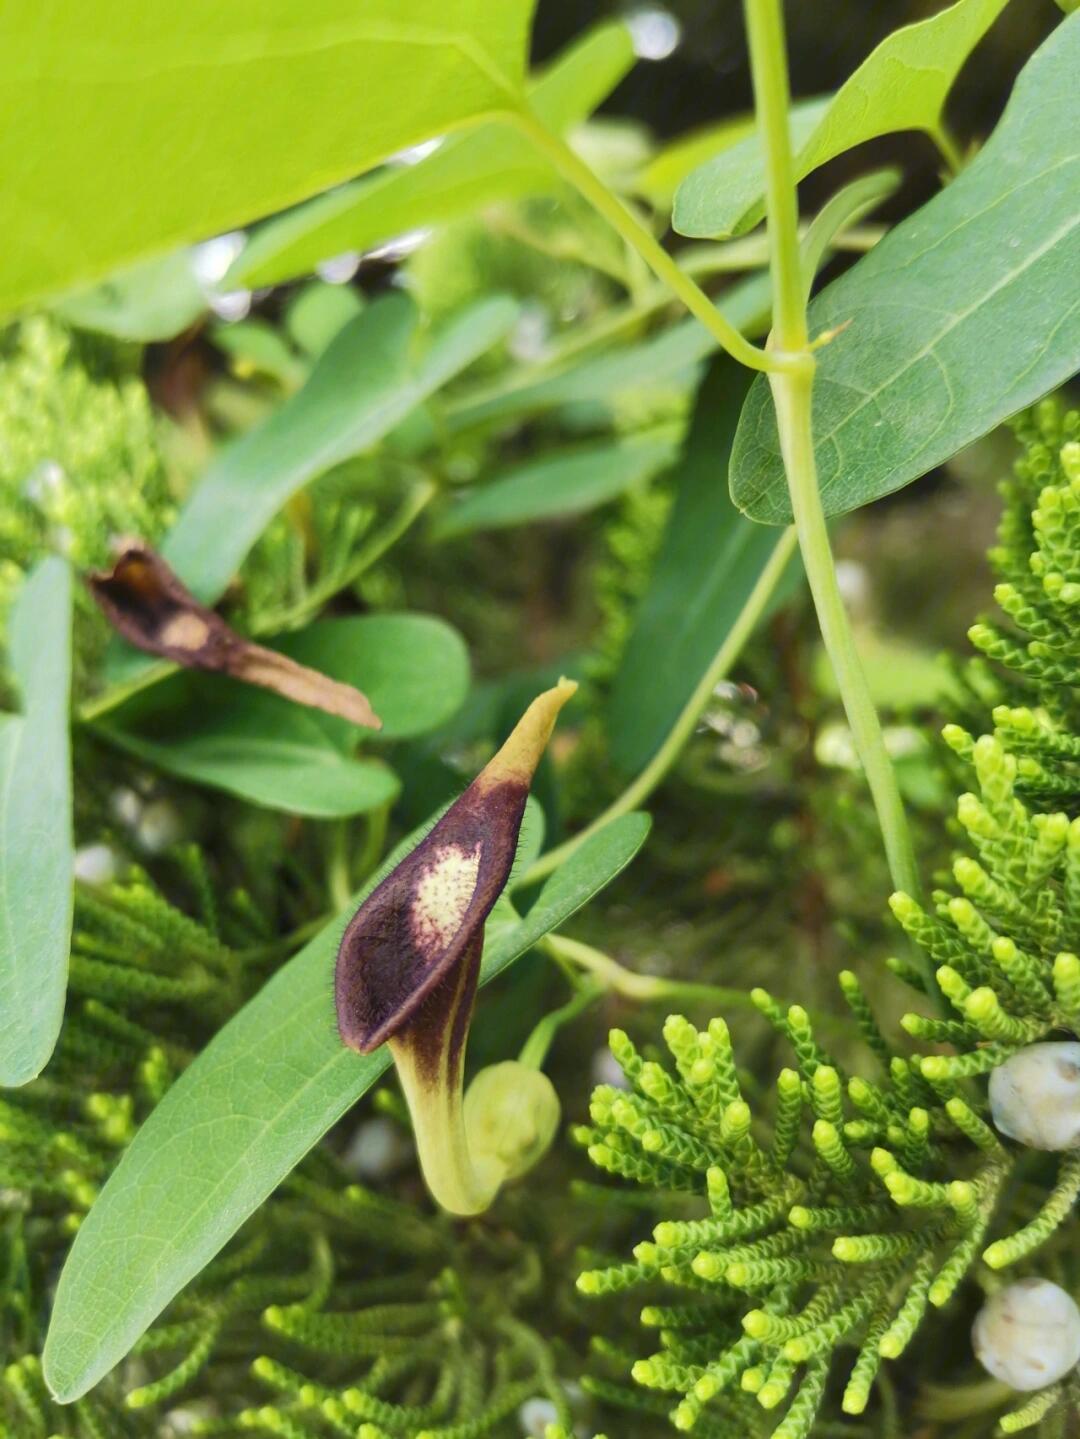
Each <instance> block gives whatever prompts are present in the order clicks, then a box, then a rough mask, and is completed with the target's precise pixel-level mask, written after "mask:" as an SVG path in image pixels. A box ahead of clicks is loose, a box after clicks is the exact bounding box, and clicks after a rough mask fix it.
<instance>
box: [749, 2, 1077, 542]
mask: <svg viewBox="0 0 1080 1439" xmlns="http://www.w3.org/2000/svg"><path fill="white" fill-rule="evenodd" d="M1078 67H1080V17H1077V16H1073V17H1071V18H1069V19H1067V20H1064V21H1062V23H1061V24H1060V25H1059V26H1058V28H1057V29H1056V30H1055V31H1054V33H1053V34H1052V35H1051V36H1050V38H1049V39H1048V40H1047V41H1046V42H1045V44H1043V45H1042V46H1041V48H1040V49H1039V50H1038V51H1037V53H1036V54H1035V55H1034V56H1033V57H1032V59H1031V60H1030V61H1029V62H1028V64H1027V65H1026V66H1025V67H1024V70H1023V71H1022V72H1021V75H1020V78H1019V79H1018V80H1017V82H1016V87H1015V89H1014V91H1013V94H1012V97H1011V99H1010V101H1009V104H1008V107H1007V109H1006V111H1005V114H1004V116H1003V117H1002V120H1001V122H1000V124H999V125H998V127H997V129H996V130H995V131H994V134H993V135H992V136H991V138H990V140H989V141H988V143H987V145H986V147H985V148H984V149H983V150H982V151H981V152H980V153H979V155H978V156H977V157H976V158H975V160H974V161H973V162H972V164H971V165H970V166H969V167H968V168H967V169H966V170H965V171H964V172H963V173H962V174H961V175H960V176H959V177H958V178H957V179H956V180H954V181H953V183H952V184H951V185H949V186H948V187H947V189H945V190H944V191H943V192H942V193H941V194H940V195H937V196H935V198H934V199H933V200H931V201H930V202H929V204H927V205H924V206H923V208H922V209H921V210H919V211H918V212H917V213H916V214H914V215H912V216H910V217H909V218H908V219H907V220H905V221H904V222H903V223H902V224H901V225H898V226H897V227H896V229H895V230H893V231H891V232H890V233H889V234H888V235H886V237H885V239H884V240H882V241H881V243H880V244H878V245H876V246H875V247H874V249H873V250H871V252H870V253H869V254H868V255H867V256H865V258H864V259H862V260H860V262H859V263H858V264H857V265H856V266H855V267H854V268H853V269H851V270H849V271H848V272H847V273H846V274H845V275H842V276H841V277H840V279H839V280H837V281H836V282H835V283H834V284H832V285H829V286H828V287H827V289H825V290H823V291H822V293H821V294H820V295H819V296H818V298H817V299H816V300H815V301H814V302H813V304H812V305H811V307H810V323H811V330H812V331H813V332H815V333H820V332H821V331H823V330H830V329H832V328H834V327H837V326H841V325H846V328H845V329H844V330H843V332H842V333H841V334H839V335H837V337H836V338H835V339H834V340H833V341H832V343H831V344H829V345H826V346H825V347H824V348H823V349H822V350H821V351H820V352H819V370H818V374H817V377H816V379H815V382H814V438H815V446H816V453H817V464H818V475H819V482H820V486H821V495H822V500H823V502H824V505H825V509H826V512H827V513H828V514H834V515H836V514H843V513H844V512H845V511H846V510H852V509H855V508H856V507H857V506H859V505H865V504H867V503H868V502H869V501H870V500H873V499H877V498H878V497H879V496H880V495H886V494H890V493H891V492H892V491H893V490H898V489H900V488H901V487H902V486H904V485H906V484H908V483H909V482H910V481H911V480H913V479H916V478H917V477H918V476H919V475H922V474H925V473H926V471H927V470H930V469H932V468H933V467H934V466H935V465H938V464H941V463H942V462H943V461H945V460H947V459H949V457H950V456H951V455H954V454H955V453H956V452H957V451H958V450H959V449H961V448H962V447H963V446H964V445H967V444H970V443H971V442H972V441H973V440H975V439H977V438H978V437H979V436H980V435H984V434H986V432H987V431H988V430H991V429H993V427H994V426H995V425H997V424H999V423H1000V422H1001V421H1002V420H1004V419H1006V418H1007V417H1008V416H1009V415H1012V414H1014V413H1015V412H1016V411H1017V410H1020V409H1022V408H1023V407H1024V406H1025V405H1028V404H1030V403H1031V402H1032V401H1034V400H1036V399H1038V398H1039V396H1040V395H1043V394H1045V393H1046V392H1047V391H1049V390H1051V389H1053V388H1054V387H1055V386H1057V385H1059V384H1061V383H1062V382H1063V381H1065V380H1067V379H1068V378H1069V377H1070V376H1071V375H1073V374H1074V373H1075V372H1076V371H1077V369H1080V307H1078V306H1077V304H1076V303H1075V299H1074V292H1075V288H1076V276H1077V274H1080V89H1078V87H1077V85H1076V75H1077V73H1078ZM731 489H732V496H733V498H734V500H735V503H736V504H737V505H738V506H739V508H740V509H741V510H743V511H744V512H745V513H746V514H748V515H749V516H750V517H751V518H752V519H755V520H759V521H762V522H764V523H766V524H784V523H786V522H787V521H789V520H790V518H791V507H790V504H789V503H788V497H787V486H786V483H785V480H784V473H783V467H782V464H781V461H780V455H779V445H778V440H777V434H776V421H775V417H774V413H773V407H772V400H771V396H770V394H769V391H768V387H767V386H766V385H762V384H758V383H755V384H754V386H753V387H752V388H751V391H750V395H749V397H748V399H747V402H746V407H745V409H744V410H743V414H742V418H741V419H740V421H739V429H738V433H737V435H736V439H735V449H734V452H733V454H732V460H731Z"/></svg>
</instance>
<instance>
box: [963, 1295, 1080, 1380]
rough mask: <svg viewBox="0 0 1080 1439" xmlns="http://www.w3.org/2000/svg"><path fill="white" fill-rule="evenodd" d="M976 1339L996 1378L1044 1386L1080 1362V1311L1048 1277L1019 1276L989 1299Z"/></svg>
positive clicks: (983, 1361)
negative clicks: (1025, 1277) (1022, 1277)
mask: <svg viewBox="0 0 1080 1439" xmlns="http://www.w3.org/2000/svg"><path fill="white" fill-rule="evenodd" d="M971 1342H972V1345H973V1346H974V1349H975V1354H976V1357H977V1358H978V1360H979V1363H980V1364H981V1365H982V1366H983V1368H984V1369H986V1370H987V1371H988V1372H989V1373H990V1374H992V1375H993V1376H994V1378H995V1379H1000V1380H1001V1381H1002V1382H1003V1383H1005V1384H1008V1385H1009V1387H1010V1388H1011V1389H1018V1390H1021V1391H1025V1392H1026V1391H1028V1390H1031V1389H1042V1388H1044V1387H1045V1386H1046V1385H1047V1384H1054V1383H1056V1382H1057V1380H1059V1379H1061V1378H1063V1377H1064V1376H1065V1375H1066V1374H1068V1373H1069V1371H1070V1370H1071V1369H1074V1368H1075V1367H1076V1365H1077V1362H1078V1361H1080V1309H1077V1307H1076V1305H1075V1303H1074V1302H1073V1300H1072V1298H1071V1297H1070V1296H1069V1295H1068V1294H1066V1293H1065V1291H1064V1289H1062V1288H1060V1287H1059V1286H1058V1285H1057V1284H1052V1283H1051V1282H1050V1280H1049V1279H1036V1278H1031V1279H1020V1280H1018V1281H1017V1282H1016V1283H1015V1284H1010V1285H1008V1286H1007V1287H1006V1288H1004V1289H999V1290H998V1292H997V1293H996V1294H993V1295H991V1297H990V1298H989V1299H988V1300H987V1301H986V1303H985V1304H984V1305H983V1307H982V1309H980V1311H979V1315H978V1318H977V1319H976V1320H975V1325H974V1328H973V1329H972V1331H971Z"/></svg>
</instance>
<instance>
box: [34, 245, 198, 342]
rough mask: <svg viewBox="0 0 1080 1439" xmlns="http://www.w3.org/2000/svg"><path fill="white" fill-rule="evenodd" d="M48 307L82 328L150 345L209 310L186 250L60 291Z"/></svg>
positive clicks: (171, 334)
mask: <svg viewBox="0 0 1080 1439" xmlns="http://www.w3.org/2000/svg"><path fill="white" fill-rule="evenodd" d="M50 309H52V310H53V311H54V312H55V313H56V314H58V315H59V316H60V317H61V318H62V319H64V320H67V321H68V323H69V324H72V325H76V326H78V327H79V328H81V329H84V330H97V331H99V332H100V333H101V334H104V335H115V336H116V337H117V338H118V339H121V340H136V341H138V342H139V343H140V344H149V343H150V342H151V341H153V340H171V339H172V337H173V336H174V335H178V334H179V333H180V331H181V330H186V329H187V327H188V326H189V325H190V324H192V323H193V322H194V321H195V320H197V319H198V317H199V316H200V315H201V314H202V313H203V312H204V311H205V309H206V296H205V294H204V293H203V290H202V287H201V286H200V285H199V282H198V280H197V279H196V277H195V270H194V267H193V266H192V263H191V255H190V252H189V251H188V250H186V249H184V250H174V251H173V252H172V254H171V255H163V256H161V257H160V258H158V259H153V260H140V261H139V262H138V263H137V264H135V265H130V266H128V267H126V268H125V269H123V270H119V271H117V273H116V274H115V275H110V276H109V277H108V278H107V279H105V280H102V281H101V283H100V284H97V285H92V286H90V288H89V289H82V290H76V291H74V292H73V293H71V294H70V295H64V296H62V297H61V298H60V299H59V300H56V301H54V302H53V304H52V305H51V306H50Z"/></svg>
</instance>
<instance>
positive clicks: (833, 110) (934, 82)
mask: <svg viewBox="0 0 1080 1439" xmlns="http://www.w3.org/2000/svg"><path fill="white" fill-rule="evenodd" d="M1007 3H1008V0H958V3H957V4H955V5H951V6H950V7H949V8H948V9H947V10H942V11H941V12H940V13H939V14H937V15H932V16H931V17H930V18H929V19H928V20H920V21H919V22H918V23H917V24H915V25H906V26H905V27H904V28H903V29H902V30H897V31H894V33H893V34H892V35H889V36H888V37H887V38H886V39H885V40H883V41H882V42H881V44H880V45H879V46H878V47H877V49H876V50H875V51H873V53H872V54H870V55H868V56H867V58H866V59H865V60H864V61H863V63H862V64H861V65H860V66H859V68H858V69H857V70H856V71H855V73H854V74H853V75H851V76H850V77H849V78H848V79H847V80H846V81H845V82H844V84H843V85H842V86H841V87H840V89H839V90H838V91H837V92H836V94H835V95H833V96H832V97H831V98H830V97H826V98H825V99H822V100H815V101H810V102H807V103H805V104H803V105H800V106H796V107H794V108H793V110H792V145H793V149H794V152H795V176H796V179H799V180H801V179H802V177H803V176H804V175H808V174H809V173H810V171H811V170H816V169H817V168H818V166H819V165H824V164H825V162H826V161H827V160H831V159H833V157H834V156H836V155H842V154H843V153H844V151H845V150H851V149H853V148H854V147H855V146H856V145H861V144H862V143H863V142H864V141H865V140H872V139H874V138H875V137H876V136H878V135H889V134H893V133H894V132H895V131H898V130H926V131H928V132H930V133H933V132H934V131H936V130H938V129H940V126H941V112H942V109H943V108H944V105H945V100H946V97H947V96H948V93H949V91H950V90H951V89H952V86H953V82H954V81H955V79H956V77H957V75H958V74H959V72H960V68H961V66H962V65H963V64H964V61H965V60H966V59H967V58H968V56H969V55H970V54H971V52H972V50H973V49H974V48H975V46H976V45H977V44H978V43H979V41H980V40H981V39H982V37H983V36H984V35H985V34H986V32H987V30H988V29H989V28H990V26H991V25H992V24H993V22H994V21H995V20H996V19H997V17H998V15H999V14H1000V13H1001V11H1002V10H1003V9H1004V8H1005V6H1006V4H1007ZM764 213H765V166H764V159H763V156H762V151H761V145H760V143H759V141H758V137H757V136H756V135H752V136H750V137H748V138H747V139H746V140H743V141H741V142H740V143H739V144H738V145H736V146H734V147H733V148H732V149H730V150H726V151H724V152H723V153H722V154H720V155H718V156H716V158H715V159H713V160H707V161H706V162H705V164H704V165H701V166H700V167H699V168H698V169H697V170H695V171H694V172H693V173H692V174H691V175H688V176H687V178H686V179H685V180H684V181H683V183H682V185H681V186H680V188H679V192H678V194H677V195H676V197H675V213H674V216H673V219H672V223H673V225H674V226H675V229H676V230H678V231H679V233H680V234H682V235H692V236H695V237H697V238H708V237H717V238H720V237H723V236H726V235H741V234H743V233H745V231H747V230H749V229H751V228H752V227H753V226H754V225H756V224H757V223H758V221H759V220H760V219H761V217H762V216H763V215H764Z"/></svg>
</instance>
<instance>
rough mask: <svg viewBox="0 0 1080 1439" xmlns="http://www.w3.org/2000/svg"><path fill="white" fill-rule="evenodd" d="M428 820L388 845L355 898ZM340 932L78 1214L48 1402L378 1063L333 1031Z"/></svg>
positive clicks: (584, 856) (226, 1226) (601, 860)
mask: <svg viewBox="0 0 1080 1439" xmlns="http://www.w3.org/2000/svg"><path fill="white" fill-rule="evenodd" d="M436 818H437V816H436ZM431 823H434V820H433V821H432V822H431ZM648 826H649V822H648V818H647V817H646V816H644V815H626V816H624V817H623V818H622V819H619V820H616V821H615V822H614V823H613V824H610V825H608V826H607V827H606V828H605V829H603V830H601V831H600V832H599V833H598V834H596V835H595V836H594V837H593V838H592V839H591V840H590V841H588V842H587V843H586V844H583V845H582V846H581V848H580V849H579V850H578V851H577V852H576V853H575V854H574V855H572V856H571V858H570V859H569V860H567V862H566V864H565V865H563V867H562V868H561V869H560V870H558V871H557V872H556V873H555V874H554V875H552V877H551V879H550V880H549V881H548V882H547V884H546V885H545V886H544V887H543V889H542V890H541V891H540V893H539V895H538V897H537V899H536V902H535V904H534V905H533V907H532V909H531V910H530V911H529V914H528V917H527V918H525V919H523V920H520V921H518V922H516V923H510V924H502V923H498V924H492V925H490V926H489V929H490V931H491V932H490V933H489V935H488V939H487V943H486V945H485V949H484V959H483V968H482V971H481V983H486V982H487V981H488V980H491V979H494V978H495V976H496V975H498V974H500V973H501V972H502V971H503V970H504V969H505V968H506V967H507V965H509V964H512V963H513V961H514V960H515V959H518V958H519V957H520V956H521V955H522V954H524V953H525V952H526V950H527V949H529V948H530V947H531V946H532V945H533V944H535V943H536V941H537V940H538V939H540V938H541V937H542V936H543V935H544V934H546V933H547V932H549V931H550V930H551V929H554V928H555V927H556V926H557V925H560V924H562V923H563V922H564V921H565V920H566V919H568V918H569V917H570V915H572V914H573V913H574V912H575V910H577V909H579V908H580V907H581V906H582V905H583V904H585V903H586V902H587V901H588V900H589V899H591V898H592V896H593V895H594V894H596V893H597V892H598V891H599V890H600V889H602V888H603V887H604V886H605V885H606V884H608V883H609V882H610V881H611V880H612V879H614V877H615V876H616V875H617V874H618V873H619V872H620V870H622V869H623V868H624V867H625V866H626V865H627V864H629V862H630V860H631V859H633V857H634V855H635V854H636V853H637V851H638V850H639V849H640V847H641V845H642V844H643V843H644V841H645V836H646V834H647V833H648ZM430 827H431V824H428V825H425V826H424V827H423V828H422V829H421V830H419V831H417V832H416V833H414V834H412V835H411V836H410V837H409V838H408V839H407V840H406V841H405V842H404V843H403V844H401V845H399V846H398V848H397V849H396V850H395V851H394V853H393V854H392V855H391V856H390V858H389V859H388V860H387V861H386V863H385V864H384V865H383V866H382V868H381V869H380V870H379V872H378V873H377V874H376V875H375V876H373V878H372V879H371V880H370V881H369V883H368V884H367V886H366V887H365V889H364V891H363V892H362V894H361V895H359V896H358V897H357V903H359V900H360V899H361V898H363V897H364V896H366V895H367V894H369V893H370V892H371V890H372V889H374V887H375V885H376V884H377V883H378V882H379V881H380V880H381V879H382V878H383V877H384V876H385V875H386V874H388V873H389V872H390V870H391V869H392V868H393V867H394V866H395V865H396V864H397V863H399V862H400V860H401V859H402V858H404V856H405V855H406V854H408V853H409V852H410V851H411V850H412V849H413V848H414V847H415V846H416V845H417V844H418V843H419V842H420V840H421V839H422V838H423V836H424V834H425V833H426V832H427V831H428V830H429V829H430ZM504 913H505V910H504ZM341 929H342V926H341V921H340V920H335V921H334V922H332V923H331V924H329V925H328V926H327V927H326V929H324V930H323V931H322V933H321V934H319V935H318V936H317V937H316V938H315V939H314V940H312V941H311V943H310V944H308V945H307V946H306V948H304V949H303V950H302V951H301V952H300V953H299V954H298V955H297V956H296V958H295V959H293V960H292V961H291V962H290V963H288V964H286V965H285V966H284V967H283V968H282V969H280V970H279V971H278V972H277V974H275V975H274V977H273V978H272V979H271V980H270V981H269V982H268V983H267V984H266V985H265V986H264V987H263V989H262V990H260V992H259V993H258V994H257V995H256V996H255V998H254V999H253V1000H251V1001H250V1003H248V1004H247V1005H246V1006H245V1007H244V1008H243V1009H242V1010H241V1011H240V1012H239V1014H237V1015H236V1016H235V1018H233V1019H232V1020H231V1021H230V1022H229V1023H228V1024H227V1025H226V1026H225V1028H224V1029H222V1030H221V1031H220V1032H219V1033H218V1034H217V1035H216V1036H215V1037H214V1039H212V1040H211V1042H210V1043H209V1044H208V1045H207V1047H206V1048H205V1049H204V1050H203V1051H202V1053H201V1054H200V1055H199V1056H198V1057H197V1058H196V1060H195V1062H194V1063H193V1064H192V1065H191V1067H190V1068H189V1069H187V1070H186V1071H185V1072H184V1073H183V1074H182V1075H181V1076H180V1078H179V1079H178V1080H177V1082H176V1083H175V1084H174V1085H173V1087H172V1088H171V1089H170V1090H169V1092H168V1094H166V1096H165V1098H164V1099H163V1100H162V1101H161V1103H160V1104H159V1105H158V1107H157V1108H156V1109H155V1110H154V1112H153V1113H152V1114H151V1115H150V1117H149V1119H147V1121H146V1122H145V1124H143V1126H142V1128H141V1129H140V1130H139V1132H138V1134H137V1135H136V1136H135V1139H134V1142H133V1143H132V1144H131V1146H130V1148H129V1149H128V1150H127V1152H126V1153H125V1154H124V1156H123V1158H122V1159H121V1161H120V1163H119V1165H118V1166H117V1168H116V1170H115V1171H114V1172H113V1174H112V1176H111V1177H110V1179H109V1180H108V1182H107V1184H106V1185H105V1188H104V1189H103V1190H102V1192H101V1196H100V1198H99V1199H98V1201H97V1203H96V1204H95V1205H94V1206H93V1208H92V1209H91V1211H90V1213H89V1214H88V1215H87V1217H86V1219H85V1220H84V1222H83V1224H82V1227H81V1228H80V1230H79V1233H78V1234H77V1235H76V1238H75V1243H74V1245H73V1247H72V1250H71V1253H70V1255H69V1257H68V1261H67V1264H66V1265H65V1267H64V1271H63V1273H62V1275H61V1277H60V1284H59V1288H58V1290H57V1295H56V1303H55V1305H54V1308H53V1316H52V1324H51V1326H50V1331H49V1337H48V1340H47V1342H46V1346H45V1355H44V1364H45V1377H46V1381H47V1382H48V1385H49V1387H50V1389H51V1390H52V1392H53V1393H54V1394H55V1395H56V1397H57V1398H58V1399H59V1400H61V1401H62V1402H69V1401H71V1400H73V1399H77V1398H78V1397H79V1396H80V1395H81V1394H85V1393H86V1391H87V1389H89V1388H90V1387H91V1386H92V1385H93V1384H95V1383H97V1381H98V1380H99V1379H100V1378H102V1376H103V1375H105V1374H107V1373H108V1372H109V1370H110V1369H112V1367H113V1366H114V1365H115V1364H117V1363H118V1362H119V1361H120V1360H121V1359H122V1358H123V1357H124V1355H125V1354H126V1353H127V1352H128V1350H129V1349H130V1348H131V1346H132V1344H134V1342H135V1340H136V1339H137V1338H138V1337H139V1335H140V1334H142V1333H143V1332H144V1331H145V1330H146V1329H147V1327H148V1326H149V1325H150V1324H151V1323H152V1322H153V1321H154V1319H155V1318H156V1317H157V1315H158V1314H160V1313H161V1311H162V1309H164V1307H165V1306H166V1304H168V1303H169V1301H170V1300H171V1299H172V1298H173V1297H174V1296H175V1295H176V1294H177V1293H179V1291H180V1290H181V1289H182V1288H183V1287H184V1285H185V1284H187V1283H188V1281H189V1280H191V1279H193V1278H194V1276H195V1275H196V1274H198V1273H199V1271H200V1270H201V1269H202V1268H203V1266H204V1265H206V1264H207V1263H209V1261H210V1260H211V1259H212V1258H213V1257H214V1255H215V1254H217V1252H218V1251H219V1250H220V1249H221V1247H222V1246H223V1245H224V1244H225V1243H226V1242H227V1241H228V1240H229V1239H231V1238H232V1236H233V1235H234V1234H235V1233H236V1231H237V1230H238V1229H239V1228H240V1226H241V1224H243V1222H244V1220H245V1219H247V1218H248V1216H249V1215H251V1214H252V1213H253V1212H254V1211H255V1209H257V1208H258V1206H259V1205H260V1204H261V1203H262V1202H263V1200H264V1199H265V1198H266V1197H267V1195H269V1194H271V1193H272V1192H273V1190H274V1189H275V1188H276V1187H277V1186H278V1185H279V1184H280V1183H281V1181H282V1180H283V1179H284V1178H285V1176H286V1175H287V1174H288V1173H289V1172H290V1170H292V1169H293V1168H294V1167H295V1166H296V1165H297V1164H298V1163H299V1161H300V1160H301V1159H302V1158H303V1156H304V1155H305V1154H306V1153H307V1151H308V1150H309V1149H310V1148H311V1146H312V1145H313V1144H315V1143H317V1142H318V1140H319V1139H320V1138H321V1137H322V1135H324V1134H325V1133H326V1131H327V1130H328V1129H329V1128H330V1127H331V1126H332V1125H333V1124H335V1123H336V1122H337V1121H338V1120H339V1119H340V1118H341V1117H342V1115H343V1114H345V1112H346V1111H347V1110H348V1109H349V1108H350V1107H351V1106H352V1105H353V1104H355V1103H356V1101H357V1100H358V1099H359V1098H360V1097H361V1095H362V1094H364V1093H365V1092H366V1091H367V1090H368V1089H370V1088H371V1086H372V1084H374V1083H375V1081H376V1079H378V1077H379V1075H380V1074H382V1073H383V1071H384V1070H385V1069H386V1067H387V1065H388V1063H389V1057H388V1055H387V1053H386V1050H385V1048H383V1049H380V1050H377V1051H376V1052H375V1053H374V1054H372V1055H368V1056H366V1057H360V1056H359V1055H356V1054H354V1053H353V1052H352V1051H351V1050H348V1049H346V1048H345V1047H344V1045H343V1044H342V1043H341V1042H340V1040H339V1039H338V1036H337V1029H336V1025H335V1022H334V1003H333V992H332V984H331V978H332V974H333V967H334V955H335V952H336V950H337V946H338V942H339V940H340V937H341Z"/></svg>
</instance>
